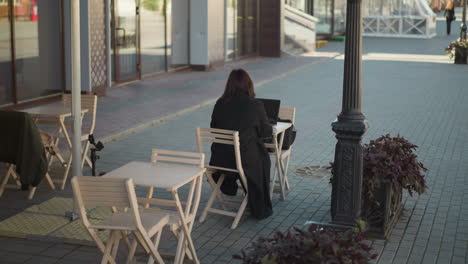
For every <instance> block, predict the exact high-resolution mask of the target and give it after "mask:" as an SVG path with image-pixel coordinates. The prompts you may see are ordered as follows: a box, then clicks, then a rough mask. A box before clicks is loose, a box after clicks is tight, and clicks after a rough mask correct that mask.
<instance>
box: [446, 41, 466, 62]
mask: <svg viewBox="0 0 468 264" xmlns="http://www.w3.org/2000/svg"><path fill="white" fill-rule="evenodd" d="M457 49H468V41H467V40H462V39H457V40H455V41H452V42H450V44H449V45H448V47H447V48H445V53H446V54H447V55H449V57H450V58H453V57H454V56H455V52H457Z"/></svg>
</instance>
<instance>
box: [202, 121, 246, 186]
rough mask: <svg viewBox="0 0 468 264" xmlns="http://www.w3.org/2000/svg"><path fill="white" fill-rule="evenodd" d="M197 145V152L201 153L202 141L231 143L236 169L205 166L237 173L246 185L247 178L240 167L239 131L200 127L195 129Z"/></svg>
mask: <svg viewBox="0 0 468 264" xmlns="http://www.w3.org/2000/svg"><path fill="white" fill-rule="evenodd" d="M196 136H197V147H198V152H200V153H203V142H211V143H218V144H226V145H232V146H233V147H234V155H235V159H236V169H231V168H224V167H216V166H210V165H206V166H205V167H206V168H211V169H216V170H223V171H230V172H236V173H239V176H240V178H241V180H242V183H243V184H245V186H247V179H246V178H245V174H244V169H243V168H242V161H241V154H240V141H239V132H238V131H233V130H226V129H217V128H200V127H197V129H196Z"/></svg>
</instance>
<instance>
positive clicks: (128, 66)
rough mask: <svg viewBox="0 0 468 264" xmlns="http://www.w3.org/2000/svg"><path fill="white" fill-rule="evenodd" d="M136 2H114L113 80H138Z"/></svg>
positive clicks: (137, 6) (137, 18) (124, 0)
mask: <svg viewBox="0 0 468 264" xmlns="http://www.w3.org/2000/svg"><path fill="white" fill-rule="evenodd" d="M137 1H138V0H114V15H113V23H112V24H113V34H114V37H113V40H114V43H113V46H114V64H115V80H116V81H117V82H125V81H131V80H136V79H139V78H140V75H141V74H140V54H139V30H138V28H139V21H140V19H139V5H138V4H137Z"/></svg>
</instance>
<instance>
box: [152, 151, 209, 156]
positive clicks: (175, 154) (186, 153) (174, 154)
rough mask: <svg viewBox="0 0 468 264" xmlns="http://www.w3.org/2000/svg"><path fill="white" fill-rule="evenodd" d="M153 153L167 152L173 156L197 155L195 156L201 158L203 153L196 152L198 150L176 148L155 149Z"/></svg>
mask: <svg viewBox="0 0 468 264" xmlns="http://www.w3.org/2000/svg"><path fill="white" fill-rule="evenodd" d="M153 153H158V154H166V155H171V156H188V157H195V158H200V157H201V156H202V155H201V153H196V152H184V151H175V150H166V149H153Z"/></svg>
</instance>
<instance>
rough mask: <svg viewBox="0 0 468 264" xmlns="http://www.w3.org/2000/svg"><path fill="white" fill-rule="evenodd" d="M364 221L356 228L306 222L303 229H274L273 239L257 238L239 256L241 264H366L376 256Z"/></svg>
mask: <svg viewBox="0 0 468 264" xmlns="http://www.w3.org/2000/svg"><path fill="white" fill-rule="evenodd" d="M365 229H366V224H365V222H364V221H359V222H358V223H357V225H356V227H355V228H350V229H346V230H332V229H328V228H324V227H323V226H320V225H309V226H308V228H307V229H306V230H302V229H298V228H294V232H291V231H287V232H286V233H282V232H279V231H278V232H277V233H275V234H274V235H273V237H272V238H260V239H258V240H257V241H255V242H253V243H252V245H251V246H250V247H249V248H247V249H246V250H242V252H241V255H235V256H234V258H235V259H240V260H242V261H243V263H244V264H306V263H307V264H315V263H344V264H357V263H367V262H368V261H369V260H371V259H375V258H376V257H377V255H376V254H372V253H371V252H370V251H371V249H372V248H371V247H370V246H369V245H368V244H367V243H366V242H365V239H366V236H367V234H366V232H365Z"/></svg>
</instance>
